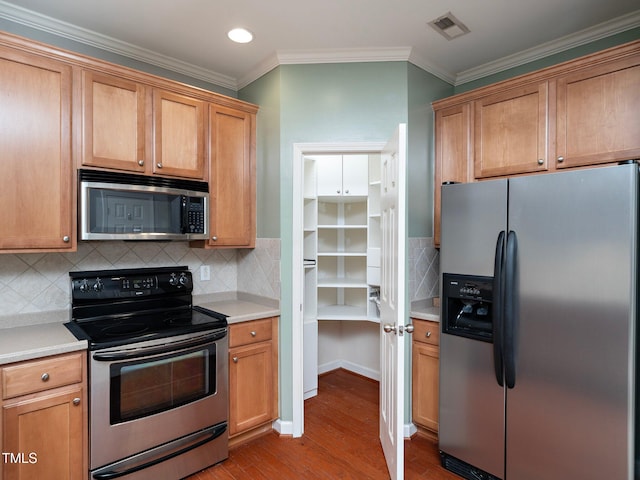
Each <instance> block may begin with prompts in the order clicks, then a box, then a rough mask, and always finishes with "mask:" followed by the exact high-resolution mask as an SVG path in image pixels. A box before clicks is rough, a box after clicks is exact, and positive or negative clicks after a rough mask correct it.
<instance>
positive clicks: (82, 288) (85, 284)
mask: <svg viewBox="0 0 640 480" xmlns="http://www.w3.org/2000/svg"><path fill="white" fill-rule="evenodd" d="M79 290H80V291H81V292H88V291H89V282H87V281H86V280H82V281H81V282H80V287H79Z"/></svg>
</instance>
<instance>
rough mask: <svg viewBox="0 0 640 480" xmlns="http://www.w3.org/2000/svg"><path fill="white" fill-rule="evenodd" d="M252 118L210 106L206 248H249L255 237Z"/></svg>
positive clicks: (229, 109) (243, 113) (249, 115)
mask: <svg viewBox="0 0 640 480" xmlns="http://www.w3.org/2000/svg"><path fill="white" fill-rule="evenodd" d="M253 123H254V118H252V115H251V114H249V113H245V112H241V111H238V110H234V109H231V108H225V107H220V106H217V105H210V107H209V124H210V142H211V143H210V152H211V153H210V155H211V159H210V172H209V190H210V197H211V208H210V212H211V213H210V226H209V230H210V231H209V233H210V240H209V245H210V246H223V247H253V246H255V237H256V225H255V224H256V217H255V209H256V206H255V203H256V200H255V198H256V180H255V138H254V134H253V131H254V130H253V129H254V126H253Z"/></svg>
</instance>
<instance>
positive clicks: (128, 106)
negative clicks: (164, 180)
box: [82, 70, 206, 180]
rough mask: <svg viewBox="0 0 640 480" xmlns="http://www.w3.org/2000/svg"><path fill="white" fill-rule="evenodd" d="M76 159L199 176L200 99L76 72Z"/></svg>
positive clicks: (120, 167) (202, 117) (201, 155)
mask: <svg viewBox="0 0 640 480" xmlns="http://www.w3.org/2000/svg"><path fill="white" fill-rule="evenodd" d="M82 88H83V92H82V123H83V128H82V131H83V138H82V140H83V155H82V165H84V166H90V167H102V168H109V169H116V170H125V171H129V172H137V173H142V174H148V175H154V174H155V175H166V176H173V177H184V178H193V179H198V180H203V179H204V178H205V172H206V169H205V158H204V157H205V156H204V146H205V114H206V111H205V102H204V101H202V100H199V99H196V98H191V97H189V96H186V95H179V94H176V93H172V92H168V91H165V90H161V89H157V88H153V87H151V86H146V85H144V84H143V83H139V82H135V81H132V80H127V79H124V78H120V77H117V76H113V75H106V74H99V73H96V72H92V71H90V70H84V71H83V72H82Z"/></svg>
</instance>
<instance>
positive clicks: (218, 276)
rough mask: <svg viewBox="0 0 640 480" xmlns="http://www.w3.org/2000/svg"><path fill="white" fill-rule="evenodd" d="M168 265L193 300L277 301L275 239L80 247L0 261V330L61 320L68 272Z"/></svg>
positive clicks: (65, 308) (277, 246)
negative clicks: (204, 271) (236, 295)
mask: <svg viewBox="0 0 640 480" xmlns="http://www.w3.org/2000/svg"><path fill="white" fill-rule="evenodd" d="M173 265H175V266H178V265H186V266H188V267H189V269H190V270H191V271H192V272H193V278H194V282H193V283H194V290H193V294H194V295H203V294H208V293H220V292H229V291H237V290H242V291H245V292H247V293H252V294H255V295H260V296H264V297H269V298H275V299H279V298H280V240H279V239H260V238H259V239H257V241H256V248H255V249H252V250H236V249H220V250H205V249H200V248H189V244H188V243H187V242H117V241H114V242H111V241H110V242H80V243H79V244H78V250H77V252H73V253H42V254H39V253H29V254H26V253H25V254H4V255H0V328H3V327H10V326H15V325H26V324H32V323H45V322H48V321H61V320H66V319H67V318H68V315H69V313H68V310H69V307H70V297H71V294H70V290H69V272H70V271H79V270H100V269H114V268H143V267H158V266H173ZM203 265H207V266H209V268H210V272H211V277H210V278H211V279H210V280H207V281H203V280H200V267H201V266H203ZM43 313H50V315H46V316H43V315H42V314H43Z"/></svg>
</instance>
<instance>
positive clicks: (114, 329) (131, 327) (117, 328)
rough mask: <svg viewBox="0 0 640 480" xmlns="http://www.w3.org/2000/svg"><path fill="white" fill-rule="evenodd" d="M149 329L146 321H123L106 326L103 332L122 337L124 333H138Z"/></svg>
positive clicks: (110, 335)
mask: <svg viewBox="0 0 640 480" xmlns="http://www.w3.org/2000/svg"><path fill="white" fill-rule="evenodd" d="M147 329H148V327H147V326H146V325H145V324H144V323H121V324H119V325H109V326H107V327H104V328H103V329H102V333H103V334H104V335H106V336H108V337H120V336H122V335H137V334H140V333H142V332H144V331H146V330H147Z"/></svg>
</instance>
